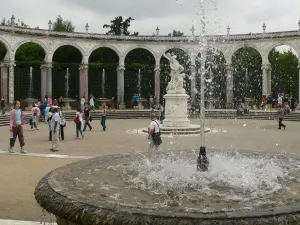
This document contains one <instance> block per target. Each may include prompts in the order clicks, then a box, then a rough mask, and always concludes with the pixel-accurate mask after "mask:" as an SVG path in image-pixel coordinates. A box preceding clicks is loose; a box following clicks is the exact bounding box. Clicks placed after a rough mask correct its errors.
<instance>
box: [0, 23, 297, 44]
mask: <svg viewBox="0 0 300 225" xmlns="http://www.w3.org/2000/svg"><path fill="white" fill-rule="evenodd" d="M0 31H4V32H13V33H16V34H27V35H32V36H48V37H62V38H63V37H65V38H77V39H92V40H117V41H148V42H196V43H198V42H199V40H200V38H199V36H183V37H169V36H142V35H140V36H124V35H122V36H121V35H106V34H94V33H80V32H74V33H67V32H55V31H49V30H42V29H33V28H21V27H11V26H0ZM288 37H300V31H298V30H295V31H282V32H269V33H249V34H236V35H214V36H206V39H207V40H208V41H214V42H215V41H216V42H224V41H244V40H255V39H270V38H288Z"/></svg>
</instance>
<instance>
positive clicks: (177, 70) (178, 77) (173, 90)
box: [163, 53, 185, 94]
mask: <svg viewBox="0 0 300 225" xmlns="http://www.w3.org/2000/svg"><path fill="white" fill-rule="evenodd" d="M163 56H164V57H165V58H166V59H168V60H169V62H170V67H171V73H170V76H171V80H170V82H169V84H168V86H167V93H168V94H185V89H184V88H183V79H184V77H185V74H184V73H182V72H183V71H184V68H183V66H182V65H180V64H179V62H178V61H177V59H176V58H177V56H176V55H171V54H170V53H167V54H165V53H163Z"/></svg>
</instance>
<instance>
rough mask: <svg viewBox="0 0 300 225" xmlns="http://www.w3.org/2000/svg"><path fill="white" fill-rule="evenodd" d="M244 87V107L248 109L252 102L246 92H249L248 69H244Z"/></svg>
mask: <svg viewBox="0 0 300 225" xmlns="http://www.w3.org/2000/svg"><path fill="white" fill-rule="evenodd" d="M245 86H246V88H245V91H246V93H245V102H246V106H247V107H248V106H250V105H251V103H252V102H253V99H252V98H250V97H249V96H248V91H249V70H248V68H246V73H245Z"/></svg>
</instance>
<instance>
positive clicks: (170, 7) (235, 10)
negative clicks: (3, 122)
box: [0, 0, 300, 35]
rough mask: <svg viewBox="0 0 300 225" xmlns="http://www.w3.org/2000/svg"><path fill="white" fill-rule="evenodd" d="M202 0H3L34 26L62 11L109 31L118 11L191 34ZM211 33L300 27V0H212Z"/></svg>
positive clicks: (4, 13)
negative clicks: (229, 28) (263, 27)
mask: <svg viewBox="0 0 300 225" xmlns="http://www.w3.org/2000/svg"><path fill="white" fill-rule="evenodd" d="M199 2H200V0H47V1H46V0H26V1H25V0H0V5H1V7H0V17H2V18H3V17H11V15H12V14H14V15H15V17H16V18H20V19H21V20H23V21H24V22H25V23H27V24H29V25H30V26H31V27H36V26H39V27H40V28H44V29H47V28H48V25H47V24H48V21H49V20H50V19H51V20H52V21H54V20H55V18H56V16H57V15H61V16H62V17H63V18H64V19H66V20H71V21H72V22H73V24H74V25H75V26H76V31H84V26H85V24H86V23H89V26H90V32H95V33H105V29H103V28H102V26H103V24H105V23H109V21H110V20H111V19H112V18H113V17H116V16H124V17H128V16H131V17H133V18H135V21H134V22H133V23H132V27H131V30H132V31H138V32H140V34H142V35H152V34H153V33H154V32H155V29H156V27H157V26H159V28H160V34H161V35H166V34H168V33H169V32H171V31H172V30H173V29H176V30H180V31H182V32H184V33H185V34H186V35H187V34H191V32H190V28H191V26H192V24H193V23H194V24H195V28H196V33H197V32H199V12H200V8H199ZM206 13H207V20H208V25H207V27H208V28H207V29H208V32H209V33H210V34H224V33H226V27H227V25H229V26H230V27H231V33H249V32H261V31H262V24H263V23H266V25H267V31H283V30H297V29H298V21H299V20H300V0H285V1H284V0H206Z"/></svg>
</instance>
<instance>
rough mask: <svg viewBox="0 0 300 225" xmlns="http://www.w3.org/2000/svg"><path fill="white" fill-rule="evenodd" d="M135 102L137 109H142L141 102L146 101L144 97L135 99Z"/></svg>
mask: <svg viewBox="0 0 300 225" xmlns="http://www.w3.org/2000/svg"><path fill="white" fill-rule="evenodd" d="M137 102H138V105H137V109H144V105H143V103H144V102H146V99H144V98H139V99H138V100H137Z"/></svg>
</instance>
